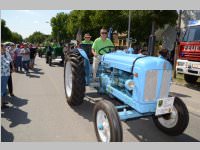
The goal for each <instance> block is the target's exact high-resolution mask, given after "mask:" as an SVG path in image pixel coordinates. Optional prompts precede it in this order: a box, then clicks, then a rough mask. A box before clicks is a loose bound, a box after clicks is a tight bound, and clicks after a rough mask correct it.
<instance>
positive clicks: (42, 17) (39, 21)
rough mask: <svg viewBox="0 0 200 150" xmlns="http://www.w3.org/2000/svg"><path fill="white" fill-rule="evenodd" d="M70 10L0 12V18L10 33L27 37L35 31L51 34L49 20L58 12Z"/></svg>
mask: <svg viewBox="0 0 200 150" xmlns="http://www.w3.org/2000/svg"><path fill="white" fill-rule="evenodd" d="M70 11H71V10H2V11H1V18H2V19H4V20H5V21H6V26H7V27H8V28H9V29H10V30H11V31H12V32H17V33H19V34H21V35H22V37H23V38H26V37H28V36H29V35H31V34H32V33H33V32H35V31H40V32H42V33H44V34H51V26H50V24H49V22H50V19H51V18H52V17H54V16H56V14H57V13H59V12H65V13H69V12H70Z"/></svg>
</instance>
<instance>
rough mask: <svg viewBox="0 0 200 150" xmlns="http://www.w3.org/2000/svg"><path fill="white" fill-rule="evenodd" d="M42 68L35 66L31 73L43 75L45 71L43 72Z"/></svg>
mask: <svg viewBox="0 0 200 150" xmlns="http://www.w3.org/2000/svg"><path fill="white" fill-rule="evenodd" d="M41 70H42V69H40V68H33V69H32V72H31V73H33V74H40V75H43V74H44V72H41Z"/></svg>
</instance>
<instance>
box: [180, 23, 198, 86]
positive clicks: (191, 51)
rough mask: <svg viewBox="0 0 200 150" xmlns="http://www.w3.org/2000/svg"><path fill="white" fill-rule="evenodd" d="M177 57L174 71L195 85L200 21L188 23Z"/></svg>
mask: <svg viewBox="0 0 200 150" xmlns="http://www.w3.org/2000/svg"><path fill="white" fill-rule="evenodd" d="M178 57H179V59H178V60H177V65H176V71H177V72H178V73H182V74H184V79H185V81H186V82H188V83H195V82H196V81H197V80H198V78H199V76H200V20H192V21H189V25H188V27H187V30H186V32H185V34H184V37H183V40H182V41H181V42H180V47H179V53H178Z"/></svg>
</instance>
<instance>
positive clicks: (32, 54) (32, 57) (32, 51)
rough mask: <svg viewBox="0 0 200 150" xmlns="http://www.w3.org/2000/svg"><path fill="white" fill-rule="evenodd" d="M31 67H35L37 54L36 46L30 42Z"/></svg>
mask: <svg viewBox="0 0 200 150" xmlns="http://www.w3.org/2000/svg"><path fill="white" fill-rule="evenodd" d="M29 48H30V65H29V66H30V69H33V68H34V63H35V56H36V52H37V51H36V47H34V46H33V45H32V44H30V47H29Z"/></svg>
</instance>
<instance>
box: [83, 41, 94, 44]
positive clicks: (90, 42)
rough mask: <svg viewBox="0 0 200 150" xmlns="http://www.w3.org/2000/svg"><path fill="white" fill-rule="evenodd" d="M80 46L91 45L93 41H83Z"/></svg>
mask: <svg viewBox="0 0 200 150" xmlns="http://www.w3.org/2000/svg"><path fill="white" fill-rule="evenodd" d="M82 44H93V41H86V40H84V41H82Z"/></svg>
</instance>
